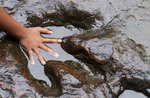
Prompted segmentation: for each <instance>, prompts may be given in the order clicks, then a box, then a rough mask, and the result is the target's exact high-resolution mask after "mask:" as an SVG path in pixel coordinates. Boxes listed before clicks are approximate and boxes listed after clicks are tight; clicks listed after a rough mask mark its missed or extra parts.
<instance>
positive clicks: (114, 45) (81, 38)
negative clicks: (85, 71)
mask: <svg viewBox="0 0 150 98" xmlns="http://www.w3.org/2000/svg"><path fill="white" fill-rule="evenodd" d="M62 47H63V49H64V50H66V51H67V52H68V53H70V54H72V55H74V57H76V58H77V59H79V60H81V61H82V62H85V64H86V63H88V64H89V65H90V66H94V67H95V68H96V69H99V70H98V71H99V72H102V74H103V75H104V76H105V82H106V83H107V84H108V85H109V87H110V88H111V91H112V93H113V94H115V95H116V97H117V96H118V95H119V94H120V93H122V92H123V91H124V90H125V89H131V90H135V91H138V92H142V93H144V94H145V95H147V96H150V93H149V92H148V91H147V89H148V88H150V65H149V64H148V63H146V59H144V58H146V57H144V56H145V51H144V49H143V47H142V46H141V45H137V44H136V43H135V42H134V41H132V40H131V39H128V38H127V37H126V36H125V35H124V34H121V33H120V34H119V32H118V31H115V30H113V29H112V28H111V27H108V28H105V30H103V31H100V30H96V31H89V32H87V33H85V34H82V35H77V36H70V37H66V38H64V39H63V43H62ZM68 47H69V48H68ZM89 65H88V66H89ZM95 71H96V70H95Z"/></svg>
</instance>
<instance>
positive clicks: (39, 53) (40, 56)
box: [34, 48, 46, 65]
mask: <svg viewBox="0 0 150 98" xmlns="http://www.w3.org/2000/svg"><path fill="white" fill-rule="evenodd" d="M34 52H35V53H36V54H37V56H38V59H39V61H40V63H41V64H42V65H45V64H46V62H45V61H44V59H43V57H42V55H41V52H40V50H39V49H38V48H36V49H34Z"/></svg>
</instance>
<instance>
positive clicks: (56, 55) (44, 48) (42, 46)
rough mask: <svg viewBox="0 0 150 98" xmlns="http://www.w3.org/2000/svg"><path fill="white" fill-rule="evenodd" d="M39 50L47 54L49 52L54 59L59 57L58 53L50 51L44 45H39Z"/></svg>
mask: <svg viewBox="0 0 150 98" xmlns="http://www.w3.org/2000/svg"><path fill="white" fill-rule="evenodd" d="M40 48H41V49H43V50H45V51H47V52H49V53H50V54H52V55H53V56H55V57H59V54H58V53H56V52H54V51H53V50H52V49H50V48H49V47H47V46H45V45H44V44H41V45H40Z"/></svg>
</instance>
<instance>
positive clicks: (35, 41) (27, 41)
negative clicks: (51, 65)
mask: <svg viewBox="0 0 150 98" xmlns="http://www.w3.org/2000/svg"><path fill="white" fill-rule="evenodd" d="M0 29H1V30H2V31H4V32H6V33H7V34H9V35H12V36H13V37H15V38H16V39H18V41H19V42H20V44H21V45H22V46H23V47H24V48H26V50H27V51H28V54H29V59H30V61H31V63H32V64H35V62H34V55H33V52H35V53H36V55H37V56H38V59H39V61H40V63H41V64H42V65H45V64H46V62H45V61H44V58H43V57H42V54H41V52H40V50H39V49H43V50H45V51H47V52H49V53H50V54H52V55H54V56H55V57H58V56H59V55H58V54H57V53H56V52H54V51H53V50H52V49H51V48H49V47H47V46H46V45H44V43H61V42H62V41H61V39H52V38H44V37H42V36H41V35H40V34H41V33H45V34H52V32H51V31H49V30H48V29H45V28H41V27H33V28H26V27H24V26H23V25H21V24H19V23H18V22H17V21H16V20H14V19H13V18H12V17H11V16H9V15H8V14H7V13H6V12H5V11H4V10H3V9H2V8H1V7H0Z"/></svg>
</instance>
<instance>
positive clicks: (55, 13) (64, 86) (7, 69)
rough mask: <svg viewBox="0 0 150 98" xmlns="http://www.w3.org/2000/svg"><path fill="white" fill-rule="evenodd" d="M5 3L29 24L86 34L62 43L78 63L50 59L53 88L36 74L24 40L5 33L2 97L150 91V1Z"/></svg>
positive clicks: (113, 97) (112, 97) (106, 97)
mask: <svg viewBox="0 0 150 98" xmlns="http://www.w3.org/2000/svg"><path fill="white" fill-rule="evenodd" d="M0 5H1V6H2V7H3V8H4V9H5V10H6V11H7V12H8V13H9V14H10V15H12V17H13V18H15V19H16V20H17V21H18V22H20V23H21V24H23V25H26V26H28V27H29V26H42V27H47V28H49V26H63V27H65V28H68V29H70V30H71V31H72V32H73V33H72V34H80V35H72V36H69V37H65V38H64V39H63V43H62V48H63V49H64V50H65V51H66V52H68V53H69V54H71V55H73V56H74V57H75V58H77V59H78V60H79V61H78V62H75V61H64V62H63V61H53V60H50V61H48V62H47V64H46V66H45V67H44V70H45V74H46V76H47V77H48V78H49V79H50V81H51V82H52V86H51V87H49V86H48V85H47V84H46V83H45V82H44V81H41V80H37V79H35V78H34V77H33V76H32V75H31V74H30V72H29V69H28V66H27V65H28V62H27V59H26V58H25V56H24V54H23V53H22V51H21V50H20V47H19V45H18V43H17V42H15V41H14V40H11V39H8V38H6V39H4V37H3V36H4V35H5V34H3V33H0V97H2V98H5V97H10V98H24V97H25V98H26V97H31V98H49V97H50V98H51V97H52V98H53V97H58V96H59V97H61V98H66V97H67V98H68V97H73V98H76V97H77V98H78V97H79V98H80V97H83V98H87V97H89V98H117V97H118V96H119V95H120V94H121V93H122V92H123V91H124V90H128V89H130V90H134V91H137V92H141V93H143V94H145V95H146V96H147V97H149V96H150V91H149V89H150V63H149V62H150V59H149V58H148V57H150V56H149V54H150V53H149V54H148V52H147V51H146V49H147V50H148V51H149V49H150V46H149V28H150V27H149V25H150V18H149V16H150V12H149V10H150V1H149V0H132V1H129V0H116V1H113V0H17V1H16V0H2V1H0ZM58 29H59V27H58ZM117 29H119V30H117ZM147 32H148V33H147ZM126 34H127V35H129V36H130V38H133V39H130V38H129V37H127V36H126ZM66 36H67V35H66ZM143 39H144V40H143ZM135 41H136V42H135ZM138 43H141V44H142V45H141V44H138ZM147 43H148V44H147ZM143 45H144V46H143ZM145 47H148V48H145ZM35 66H36V65H35ZM37 74H38V73H37Z"/></svg>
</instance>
